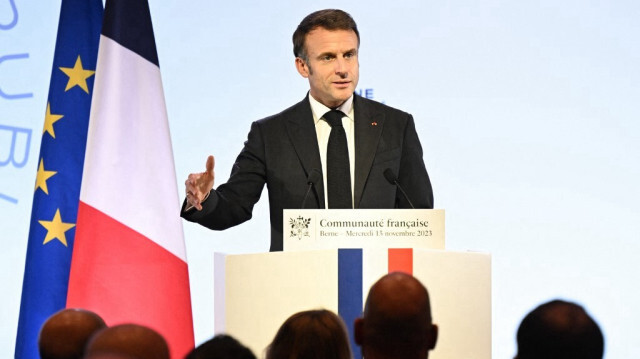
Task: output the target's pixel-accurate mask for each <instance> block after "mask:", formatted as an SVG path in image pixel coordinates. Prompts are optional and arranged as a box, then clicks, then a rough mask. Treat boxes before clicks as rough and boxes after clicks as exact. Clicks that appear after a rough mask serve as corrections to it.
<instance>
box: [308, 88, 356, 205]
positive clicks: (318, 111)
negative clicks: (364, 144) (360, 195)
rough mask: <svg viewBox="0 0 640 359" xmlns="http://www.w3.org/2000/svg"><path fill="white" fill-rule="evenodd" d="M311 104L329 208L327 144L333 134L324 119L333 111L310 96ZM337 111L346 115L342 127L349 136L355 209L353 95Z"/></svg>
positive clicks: (350, 169) (325, 201) (325, 198)
mask: <svg viewBox="0 0 640 359" xmlns="http://www.w3.org/2000/svg"><path fill="white" fill-rule="evenodd" d="M309 102H310V103H311V112H312V113H313V122H314V123H315V125H316V136H318V146H319V147H320V162H321V163H322V180H323V181H324V189H325V190H324V205H325V208H327V206H328V204H329V198H328V195H327V144H328V143H329V135H330V134H331V126H329V123H328V122H327V121H325V120H324V119H322V116H324V114H325V113H327V112H329V111H331V110H332V109H330V108H329V107H327V106H325V105H323V104H321V103H320V102H318V101H317V100H316V99H314V98H313V96H311V94H309ZM336 110H339V111H342V112H343V113H344V114H346V116H345V117H343V118H342V127H344V132H345V133H346V134H347V148H348V150H349V173H350V177H351V207H353V186H354V183H355V181H354V177H355V163H356V150H355V136H354V130H353V128H354V126H353V123H354V122H353V121H354V118H355V117H354V112H353V95H351V97H349V99H348V100H347V101H345V102H344V103H343V104H342V105H341V106H340V107H338V108H336Z"/></svg>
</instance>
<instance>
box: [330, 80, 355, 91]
mask: <svg viewBox="0 0 640 359" xmlns="http://www.w3.org/2000/svg"><path fill="white" fill-rule="evenodd" d="M333 85H334V86H336V87H337V88H341V89H342V88H348V87H349V86H350V85H351V81H334V82H333Z"/></svg>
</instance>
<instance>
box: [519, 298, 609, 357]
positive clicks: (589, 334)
mask: <svg viewBox="0 0 640 359" xmlns="http://www.w3.org/2000/svg"><path fill="white" fill-rule="evenodd" d="M517 342H518V354H517V356H516V358H518V359H542V358H544V359H556V358H557V359H560V358H562V359H578V358H580V359H601V358H602V356H603V354H604V337H603V336H602V332H601V331H600V328H599V327H598V324H597V323H596V322H595V321H594V320H593V319H592V318H591V317H590V316H589V314H587V312H586V311H585V310H584V308H582V307H581V306H579V305H577V304H575V303H571V302H566V301H562V300H553V301H550V302H548V303H544V304H542V305H540V306H539V307H537V308H536V309H534V310H533V311H531V312H530V313H529V314H527V316H525V317H524V319H523V320H522V323H520V328H518V334H517Z"/></svg>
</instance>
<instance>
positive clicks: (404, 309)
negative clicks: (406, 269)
mask: <svg viewBox="0 0 640 359" xmlns="http://www.w3.org/2000/svg"><path fill="white" fill-rule="evenodd" d="M354 336H355V341H356V343H358V345H360V346H361V347H362V354H363V355H364V357H365V358H367V359H379V358H385V359H395V358H402V359H413V358H416V359H417V358H419V359H425V358H427V357H428V355H429V350H431V349H433V348H434V347H435V345H436V340H437V339H438V327H437V326H436V325H434V324H433V323H432V319H431V304H430V302H429V293H428V292H427V288H425V287H424V285H422V283H420V282H419V281H418V280H417V279H415V278H414V277H413V276H411V275H408V274H405V273H399V272H396V273H391V274H387V275H385V276H384V277H382V278H381V279H380V280H378V281H377V282H376V283H375V284H374V285H373V286H372V287H371V290H369V295H368V296H367V301H366V304H365V308H364V314H363V317H362V318H358V319H356V322H355V327H354Z"/></svg>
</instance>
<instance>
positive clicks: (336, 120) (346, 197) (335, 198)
mask: <svg viewBox="0 0 640 359" xmlns="http://www.w3.org/2000/svg"><path fill="white" fill-rule="evenodd" d="M344 116H345V114H344V113H342V112H341V111H337V110H331V111H329V112H327V113H326V114H324V116H323V117H324V119H325V120H326V121H327V122H328V123H329V125H330V126H331V134H330V135H329V143H328V144H327V193H328V196H327V197H328V199H329V208H353V206H352V204H351V172H350V170H349V149H348V148H347V134H346V133H345V131H344V127H342V118H343V117H344Z"/></svg>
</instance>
